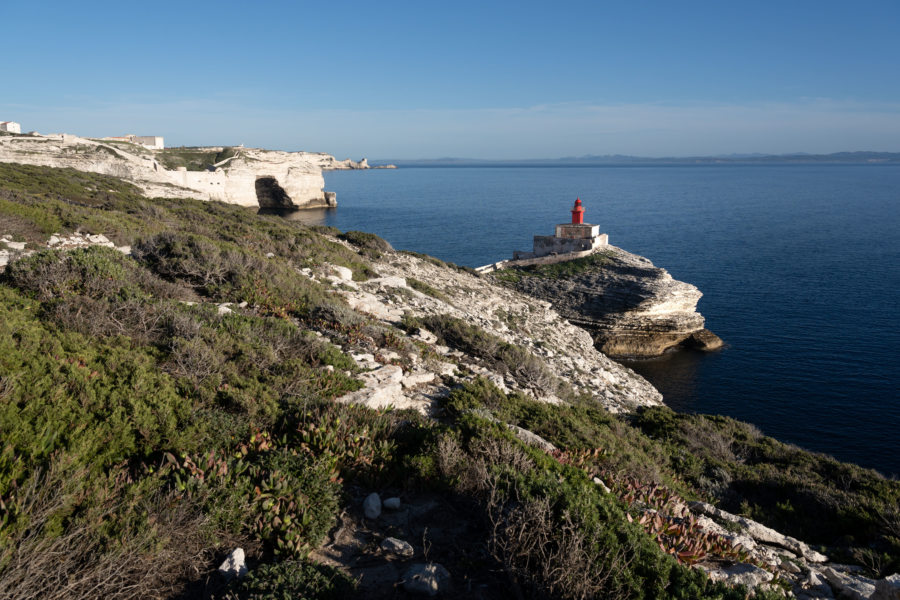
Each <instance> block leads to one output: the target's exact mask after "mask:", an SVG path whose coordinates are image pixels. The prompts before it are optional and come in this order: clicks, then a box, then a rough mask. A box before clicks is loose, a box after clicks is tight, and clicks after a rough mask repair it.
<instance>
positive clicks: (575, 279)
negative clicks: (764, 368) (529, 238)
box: [491, 246, 722, 357]
mask: <svg viewBox="0 0 900 600" xmlns="http://www.w3.org/2000/svg"><path fill="white" fill-rule="evenodd" d="M491 277H493V278H495V279H496V280H497V281H499V282H502V283H504V284H506V285H508V286H511V287H513V288H515V289H516V290H518V291H520V292H524V293H526V294H528V295H529V296H532V297H535V298H539V299H541V300H546V301H548V302H550V304H551V305H552V306H553V308H554V309H556V311H557V312H558V313H559V314H560V315H562V316H563V317H565V318H566V319H567V320H569V321H570V322H571V323H573V324H574V325H577V326H579V327H582V328H584V329H586V330H588V331H589V332H590V333H591V336H592V337H593V338H594V343H595V344H596V346H597V348H598V349H599V350H601V351H602V352H603V353H604V354H607V355H608V356H613V357H651V356H659V355H661V354H663V353H664V352H665V351H666V350H668V349H670V348H674V347H677V346H689V347H694V348H698V349H703V350H714V349H717V348H720V347H721V346H722V340H721V339H719V337H718V336H716V335H715V334H714V333H712V332H710V331H709V330H707V329H705V328H704V318H703V315H701V314H700V313H699V312H697V301H698V300H700V298H701V296H702V295H703V294H702V293H701V292H700V290H698V289H697V288H696V287H695V286H693V285H691V284H689V283H685V282H683V281H678V280H677V279H674V278H673V277H672V276H671V275H670V274H669V273H668V272H667V271H666V270H665V269H661V268H659V267H656V266H654V265H653V263H652V262H650V261H649V260H648V259H646V258H644V257H642V256H638V255H636V254H631V253H629V252H626V251H625V250H622V249H621V248H617V247H615V246H605V247H604V248H603V249H602V250H599V251H597V252H594V253H593V254H590V255H589V256H585V257H581V258H575V259H573V260H569V261H561V262H557V263H554V264H549V265H535V266H525V267H512V268H506V269H503V270H500V271H497V272H495V273H494V274H492V275H491Z"/></svg>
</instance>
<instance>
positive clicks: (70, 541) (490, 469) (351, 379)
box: [0, 164, 900, 600]
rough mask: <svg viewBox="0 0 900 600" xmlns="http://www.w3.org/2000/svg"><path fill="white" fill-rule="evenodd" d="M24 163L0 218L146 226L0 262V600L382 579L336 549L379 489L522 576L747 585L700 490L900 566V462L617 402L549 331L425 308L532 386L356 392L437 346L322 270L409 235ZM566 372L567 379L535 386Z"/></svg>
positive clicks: (863, 557) (644, 584) (94, 227)
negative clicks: (427, 408)
mask: <svg viewBox="0 0 900 600" xmlns="http://www.w3.org/2000/svg"><path fill="white" fill-rule="evenodd" d="M0 175H2V177H0V222H2V223H3V230H2V231H0V233H7V234H12V235H16V236H17V237H20V238H23V239H25V240H28V241H33V242H42V241H45V240H46V239H47V237H48V235H49V234H50V233H60V234H67V233H71V232H74V231H84V232H91V233H104V234H106V235H107V236H109V237H110V238H112V239H114V240H115V241H116V242H117V243H119V244H130V245H132V249H133V254H132V255H131V256H129V255H125V254H123V253H121V252H119V251H118V250H114V249H108V248H101V247H92V248H84V249H78V250H70V251H60V250H41V251H38V252H34V253H33V254H30V255H29V256H25V257H21V258H17V259H16V260H14V261H13V262H12V263H11V264H10V265H9V267H8V268H7V269H6V271H5V272H4V273H3V274H2V275H0V597H2V598H4V599H7V598H8V599H10V600H19V599H21V600H25V599H30V598H34V597H37V596H43V597H48V598H62V599H67V598H73V599H74V598H86V597H105V598H110V599H113V598H218V599H226V598H227V599H231V600H237V599H246V600H249V599H257V598H344V597H352V596H354V595H357V596H360V597H364V596H365V593H366V592H365V590H364V589H355V585H356V583H355V582H354V581H352V580H351V579H349V578H348V577H347V576H346V575H345V574H344V572H343V571H341V570H338V569H332V568H329V567H326V566H323V565H320V564H316V563H315V562H314V561H313V555H312V554H313V552H314V551H315V549H316V548H318V547H320V546H321V545H322V544H323V543H324V542H325V541H326V540H328V538H329V532H333V531H334V527H335V524H336V523H337V522H338V517H339V515H341V514H342V513H345V512H352V511H354V510H358V504H359V500H360V496H361V495H363V496H364V495H365V494H366V493H368V491H369V490H372V489H391V490H396V491H397V493H399V494H419V493H421V494H431V495H432V497H434V498H436V499H437V500H435V501H436V502H438V503H443V504H441V506H451V505H452V506H455V507H457V508H460V507H461V508H460V512H462V513H463V514H464V515H465V519H468V520H469V521H470V522H469V523H467V527H468V529H466V531H467V534H466V535H467V540H466V543H467V544H469V545H468V546H467V548H468V550H469V551H467V552H457V551H456V550H457V549H456V548H455V547H451V548H449V549H448V550H447V555H452V556H454V557H455V558H454V560H455V561H456V562H455V563H454V564H453V565H451V566H452V567H453V571H454V578H456V577H457V573H459V574H461V576H460V577H459V580H460V581H464V580H465V578H466V577H468V576H469V575H471V574H473V573H475V574H478V575H479V576H480V577H482V578H483V579H490V580H491V581H496V580H498V579H499V580H502V581H503V585H502V588H503V590H504V593H507V592H508V593H509V594H511V595H512V596H514V597H520V598H647V599H650V598H683V599H688V598H700V599H704V598H709V599H713V598H718V599H731V598H734V599H738V598H745V597H746V590H743V589H733V588H729V587H727V586H725V585H724V584H714V583H712V582H710V581H709V580H708V579H707V578H706V576H705V575H704V574H703V573H702V572H700V571H698V570H696V569H692V568H690V565H691V564H693V563H694V562H696V561H697V560H699V559H700V558H701V557H702V556H706V555H715V556H718V557H720V558H722V560H729V559H735V558H741V557H740V556H739V555H737V554H729V552H732V551H733V550H734V549H733V548H730V547H726V546H724V545H722V544H721V540H714V539H706V540H705V541H702V540H701V541H698V534H697V532H696V530H695V529H694V528H693V527H692V525H691V524H690V523H686V522H685V521H684V520H683V519H682V520H675V519H674V518H673V515H674V512H673V511H675V510H676V509H677V505H678V502H677V501H679V500H680V499H704V500H708V501H714V502H716V503H717V504H719V505H721V506H723V507H725V508H726V509H729V510H732V511H738V512H742V513H744V514H747V515H748V516H751V517H753V518H755V519H758V520H760V521H762V522H764V523H767V524H769V525H772V526H774V527H777V528H781V529H782V530H784V531H785V532H786V533H791V534H792V535H795V536H798V537H801V538H803V539H806V540H808V541H811V542H814V543H819V544H823V545H827V546H828V548H829V549H830V550H833V549H838V550H839V551H840V552H843V553H844V555H845V556H846V557H847V558H848V560H850V559H853V560H857V561H862V562H863V563H864V564H866V565H868V566H870V568H871V569H872V571H873V572H875V571H880V572H881V573H882V574H883V573H885V572H887V571H896V570H897V569H898V564H897V558H898V556H900V548H898V545H900V513H898V511H897V508H896V507H897V506H898V502H900V496H898V494H900V491H898V490H900V487H898V484H897V482H895V481H889V480H886V479H884V478H882V477H880V476H878V475H877V474H876V473H874V472H872V471H866V470H863V469H859V468H856V467H852V466H849V465H844V464H841V463H838V462H836V461H833V460H831V459H830V458H828V457H824V456H820V455H815V454H810V453H807V452H804V451H802V450H799V449H797V448H793V447H791V446H786V445H784V444H779V443H778V442H776V441H774V440H771V439H770V438H766V437H765V436H762V435H761V434H760V433H759V432H758V431H756V430H755V429H753V428H752V427H750V426H747V425H745V424H741V423H738V422H736V421H732V420H730V419H724V418H719V417H705V416H699V415H679V414H676V413H673V412H671V411H668V410H667V409H664V408H654V409H647V410H644V411H642V412H640V413H638V414H637V415H634V416H633V417H631V418H628V419H625V418H622V417H619V416H616V415H612V414H610V413H608V412H607V411H606V410H604V409H603V408H602V407H600V406H599V405H597V404H596V403H595V402H593V401H591V400H590V399H589V398H587V397H584V398H582V397H579V396H578V395H577V394H575V393H574V392H573V391H572V389H571V387H570V386H569V385H568V384H567V383H566V382H565V381H562V380H561V379H559V378H558V377H557V376H556V375H554V374H553V373H552V372H551V371H550V369H549V368H548V367H547V365H546V364H545V363H544V362H543V361H542V360H541V359H540V358H538V357H537V356H536V355H534V354H533V353H531V352H529V351H527V349H525V348H523V347H519V346H516V345H513V344H509V343H507V342H505V341H504V340H502V339H501V338H499V337H497V336H494V335H492V334H491V333H489V332H487V331H484V330H482V329H480V328H478V327H475V326H472V325H470V324H468V323H466V322H465V321H463V320H461V319H457V318H454V317H451V316H449V315H436V316H430V317H423V318H420V319H414V318H411V317H407V318H406V319H405V321H404V324H403V326H404V327H405V328H406V329H407V330H413V329H417V328H419V327H424V328H426V329H428V330H430V331H433V332H435V334H436V335H437V336H438V337H439V339H440V341H441V343H442V344H445V345H447V346H451V347H453V348H455V349H459V350H462V351H464V352H466V353H469V354H471V355H473V356H475V357H477V358H479V359H481V360H482V361H484V363H485V364H487V365H489V366H490V368H491V369H492V370H495V371H497V372H499V373H501V374H503V375H504V376H506V377H510V378H513V379H515V380H516V381H517V382H518V383H519V385H520V387H521V388H522V389H525V390H527V392H528V393H511V394H506V393H504V392H502V391H501V390H499V389H498V388H497V387H495V386H494V385H493V384H491V383H490V382H489V381H487V380H485V379H475V380H473V381H468V382H465V383H463V382H460V383H458V384H457V385H454V386H453V389H452V391H451V392H450V393H449V396H448V397H446V398H445V399H444V400H443V401H442V409H443V410H442V418H441V419H440V420H432V419H426V418H424V417H422V416H420V415H419V414H418V413H411V412H406V411H390V410H387V411H373V410H370V409H366V408H362V407H358V406H348V405H344V404H340V403H336V402H334V401H333V400H334V399H335V398H336V397H338V396H341V395H343V394H344V393H346V392H348V391H353V390H356V389H358V388H359V387H360V385H361V384H360V383H359V381H357V380H356V378H355V375H356V374H357V373H358V368H357V367H356V363H355V362H354V361H353V359H351V358H350V357H349V356H348V354H347V351H349V350H354V351H366V352H368V351H372V350H374V349H379V348H388V349H393V350H395V351H396V352H397V353H398V354H399V355H400V356H401V358H400V359H395V360H396V362H397V363H402V364H403V365H404V366H405V367H409V366H410V361H411V359H410V358H409V357H408V354H409V352H410V351H411V350H413V349H415V348H416V346H413V344H412V342H410V341H409V340H408V339H407V338H406V337H405V336H404V335H403V333H402V332H401V331H399V330H398V329H395V328H393V327H390V326H388V325H385V324H379V323H375V322H373V321H371V320H369V319H367V318H365V317H364V316H362V315H360V314H359V313H356V312H354V311H353V310H351V309H350V308H349V307H348V306H347V305H346V304H345V303H344V302H342V301H341V300H340V299H339V298H338V297H337V296H336V295H334V294H333V293H332V292H331V291H330V290H329V289H326V288H325V287H323V286H321V285H319V284H317V283H315V282H314V281H312V280H311V279H310V278H309V277H307V276H306V275H304V274H303V272H302V270H303V269H307V268H309V269H314V270H315V269H321V270H323V272H324V271H325V270H326V269H327V265H341V266H346V267H348V268H350V269H352V271H353V273H354V277H355V278H357V279H365V278H367V277H371V276H373V275H375V270H374V268H373V267H372V265H371V264H370V262H369V261H370V260H371V257H373V256H377V255H378V253H384V252H388V251H389V250H390V249H389V246H385V244H386V242H384V241H383V240H380V238H377V237H375V236H371V237H370V236H368V235H367V234H359V233H354V232H348V233H347V234H345V235H344V240H345V241H348V242H350V243H351V244H352V245H353V246H354V248H356V249H354V248H348V247H347V246H346V245H345V244H344V243H342V242H339V241H334V240H333V239H331V238H329V237H328V236H333V235H335V234H336V233H337V232H335V231H332V230H327V229H322V228H307V227H304V226H302V225H299V224H296V223H291V222H286V221H281V220H278V219H275V218H271V217H264V216H257V215H254V214H252V213H250V212H249V211H247V210H246V209H241V208H238V207H232V206H226V205H222V204H217V203H201V202H194V201H170V200H159V199H157V200H150V199H147V198H143V197H142V196H140V195H139V194H138V193H137V191H136V190H135V189H134V188H133V187H132V186H129V185H128V184H124V183H123V182H121V181H119V180H116V179H114V178H109V177H104V176H99V175H89V174H80V173H76V172H72V171H68V170H56V169H41V168H37V167H23V166H18V165H2V164H0ZM409 284H410V285H411V286H412V287H414V288H415V289H419V290H420V291H422V292H423V293H431V295H435V294H440V293H441V290H438V289H434V288H432V287H431V286H430V285H429V284H426V283H424V282H418V283H416V282H414V281H410V282H409ZM416 286H418V287H416ZM222 303H229V304H227V305H223V306H219V305H220V304H222ZM339 346H341V347H339ZM424 352H425V351H423V356H424ZM547 395H554V396H556V397H557V398H560V399H562V400H564V402H562V403H559V404H547V403H544V402H539V401H537V400H535V397H543V396H547ZM509 425H515V426H518V427H521V428H524V429H528V430H530V431H532V432H534V433H536V434H538V435H540V436H542V437H543V438H545V439H546V440H548V441H550V442H551V443H552V444H554V445H555V446H556V448H557V451H556V452H553V453H550V454H548V453H545V452H543V451H540V450H537V449H535V448H533V447H530V446H527V445H525V444H523V443H522V442H521V441H520V440H519V439H517V438H516V437H515V436H514V435H513V433H512V432H511V430H510V429H509V427H508V426H509ZM597 476H599V477H600V478H601V479H603V480H604V481H606V482H607V483H608V485H609V487H610V488H611V489H612V493H605V492H603V491H602V489H601V488H600V487H599V486H598V485H596V484H595V483H594V482H593V481H592V479H593V478H594V477H597ZM646 507H653V508H654V509H655V510H656V511H658V512H657V513H656V514H657V515H658V517H657V516H653V517H648V516H647V515H648V513H647V512H646V511H645V510H643V509H644V508H646ZM343 522H344V521H341V523H343ZM342 526H343V525H342ZM438 543H439V542H438ZM423 544H424V541H423ZM236 546H240V547H242V548H244V549H245V551H246V552H247V555H248V557H249V559H250V566H251V568H250V574H249V575H248V576H247V577H246V578H245V579H243V580H241V581H239V582H237V581H235V582H231V583H226V582H224V580H221V579H220V578H218V576H217V575H215V568H216V566H217V565H218V564H219V563H221V561H222V559H223V558H224V556H225V555H226V554H227V553H228V552H229V551H230V550H231V549H232V548H234V547H236ZM425 551H426V553H427V545H426V549H425ZM729 557H730V558H729ZM469 580H470V581H471V580H472V579H469ZM457 592H459V589H457ZM398 593H399V592H398ZM774 594H775V593H774V592H760V593H758V594H757V596H756V597H758V598H768V597H770V596H771V597H774ZM460 595H465V593H464V592H460Z"/></svg>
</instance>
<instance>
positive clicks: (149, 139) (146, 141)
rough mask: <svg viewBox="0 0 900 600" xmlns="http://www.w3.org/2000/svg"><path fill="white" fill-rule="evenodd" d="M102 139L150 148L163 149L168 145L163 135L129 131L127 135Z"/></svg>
mask: <svg viewBox="0 0 900 600" xmlns="http://www.w3.org/2000/svg"><path fill="white" fill-rule="evenodd" d="M101 139H104V140H109V141H111V142H129V143H131V144H137V145H138V146H143V147H144V148H148V149H150V150H162V149H164V148H165V147H166V146H165V144H164V143H163V137H162V136H161V135H134V134H131V133H129V134H127V135H119V136H110V137H105V138H101Z"/></svg>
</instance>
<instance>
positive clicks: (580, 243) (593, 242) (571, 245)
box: [513, 198, 609, 264]
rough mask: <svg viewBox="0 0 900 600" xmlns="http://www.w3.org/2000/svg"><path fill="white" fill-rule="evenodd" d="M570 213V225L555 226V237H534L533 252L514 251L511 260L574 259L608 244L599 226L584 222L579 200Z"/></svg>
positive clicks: (607, 237) (607, 238) (606, 236)
mask: <svg viewBox="0 0 900 600" xmlns="http://www.w3.org/2000/svg"><path fill="white" fill-rule="evenodd" d="M571 212H572V222H571V223H560V224H559V225H557V226H556V232H555V233H556V235H536V236H534V250H533V251H532V252H520V251H518V250H516V251H515V252H513V260H532V259H537V258H541V257H545V256H555V257H558V258H560V259H562V258H563V257H569V258H574V257H577V256H583V255H586V254H590V253H591V252H593V251H594V250H596V249H597V248H600V247H602V246H606V245H607V244H609V236H608V235H607V234H605V233H600V226H599V225H592V224H591V223H585V222H584V206H583V205H582V204H581V198H575V204H574V205H573V206H572V211H571ZM547 260H551V259H549V258H548V259H547ZM535 264H537V263H535Z"/></svg>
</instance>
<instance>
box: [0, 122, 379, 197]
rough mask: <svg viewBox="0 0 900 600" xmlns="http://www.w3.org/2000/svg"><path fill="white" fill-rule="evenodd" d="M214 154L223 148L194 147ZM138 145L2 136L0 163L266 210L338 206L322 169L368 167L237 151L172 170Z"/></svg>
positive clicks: (318, 157) (313, 156)
mask: <svg viewBox="0 0 900 600" xmlns="http://www.w3.org/2000/svg"><path fill="white" fill-rule="evenodd" d="M190 150H191V151H195V152H209V153H212V154H213V155H214V154H215V151H216V150H219V151H221V150H222V148H199V149H190ZM166 152H171V150H168V151H166V150H149V149H147V148H143V147H141V146H137V145H134V144H121V143H107V142H103V141H99V140H91V139H86V138H81V137H77V136H72V135H68V134H64V135H49V136H33V135H28V136H3V137H0V162H15V163H22V164H29V165H41V166H48V167H70V168H73V169H78V170H80V171H89V172H92V173H101V174H103V175H113V176H116V177H121V178H123V179H126V180H128V181H131V182H132V183H134V184H135V185H137V186H138V187H139V188H141V190H142V191H143V192H144V194H146V195H147V196H150V197H154V196H157V197H166V198H199V199H202V200H219V201H222V202H227V203H229V204H238V205H241V206H251V207H254V206H261V207H263V208H313V207H323V206H335V205H336V201H335V199H334V196H333V195H331V194H326V193H325V191H324V189H323V188H324V186H325V180H324V179H323V177H322V171H323V169H338V168H368V165H367V164H364V162H363V161H361V162H360V163H355V162H353V161H338V160H337V159H335V158H334V157H333V156H331V155H328V154H322V153H310V152H280V151H273V150H260V149H256V148H239V149H237V150H236V153H235V156H233V157H230V158H229V159H227V160H223V161H222V162H221V163H217V164H216V165H213V166H210V167H209V168H207V169H204V170H199V171H194V170H191V171H189V170H184V169H177V168H176V169H169V168H166V166H165V164H164V153H166Z"/></svg>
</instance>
